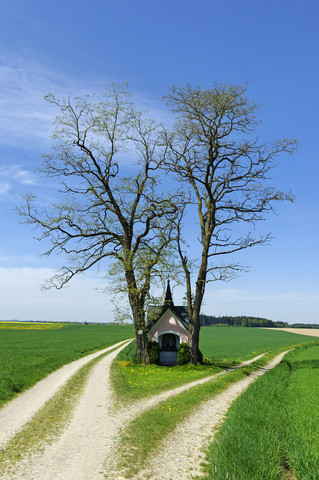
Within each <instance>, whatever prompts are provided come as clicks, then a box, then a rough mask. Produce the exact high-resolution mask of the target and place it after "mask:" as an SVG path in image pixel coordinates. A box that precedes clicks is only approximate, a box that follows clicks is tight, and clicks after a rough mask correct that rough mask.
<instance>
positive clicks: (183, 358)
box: [177, 343, 190, 365]
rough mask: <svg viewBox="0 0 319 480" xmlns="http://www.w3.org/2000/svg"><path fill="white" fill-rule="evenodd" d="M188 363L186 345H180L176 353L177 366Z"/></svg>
mask: <svg viewBox="0 0 319 480" xmlns="http://www.w3.org/2000/svg"><path fill="white" fill-rule="evenodd" d="M189 361H190V351H189V345H188V343H181V344H180V345H179V347H178V352H177V363H178V365H186V364H187V363H189Z"/></svg>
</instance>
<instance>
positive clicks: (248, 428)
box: [0, 324, 319, 480]
mask: <svg viewBox="0 0 319 480" xmlns="http://www.w3.org/2000/svg"><path fill="white" fill-rule="evenodd" d="M38 325H39V326H40V324H38ZM48 325H49V324H46V325H44V327H45V328H39V329H32V328H31V327H32V325H31V324H30V325H25V327H26V328H16V327H15V325H12V326H13V327H14V328H12V329H10V328H8V325H7V326H6V327H4V328H1V329H0V364H1V367H2V368H1V372H0V405H4V404H5V403H6V402H7V401H8V400H10V398H12V397H13V396H15V395H16V394H17V393H18V392H20V391H23V390H25V389H26V388H28V387H29V386H31V385H32V384H34V383H36V382H37V381H38V380H40V379H42V378H43V377H44V376H46V375H47V374H48V373H50V372H52V371H53V370H55V369H57V368H59V367H60V366H62V365H64V364H66V363H69V362H71V361H72V360H75V359H77V358H80V357H82V356H85V355H87V354H89V353H92V352H94V351H97V350H100V349H102V348H105V347H107V346H111V345H112V344H114V343H117V342H119V341H121V340H125V339H128V338H132V337H134V329H133V327H132V326H116V325H103V326H100V325H65V324H64V325H63V324H62V325H60V328H50V327H48ZM9 327H10V325H9ZM200 348H201V351H202V353H203V357H204V363H203V364H202V365H196V366H191V365H185V366H176V367H164V366H158V365H141V364H138V363H136V361H135V359H136V347H135V342H132V343H130V344H129V345H128V346H126V347H125V348H124V349H123V350H122V351H121V352H120V353H119V354H118V356H117V357H116V359H115V361H113V364H112V366H111V381H112V385H113V388H114V389H115V393H116V396H117V399H116V400H117V401H116V403H115V404H114V405H116V410H119V411H120V414H121V415H122V414H123V416H124V418H125V412H128V413H129V412H130V408H127V406H128V405H129V406H130V405H131V404H132V402H133V403H134V402H135V401H137V400H140V399H146V398H147V397H153V396H154V395H156V394H158V393H160V392H163V391H167V390H171V389H172V388H175V387H178V386H181V385H184V384H187V383H189V382H192V381H194V380H198V379H200V378H203V377H207V376H210V375H214V374H215V373H218V372H221V371H222V370H223V374H222V375H220V376H217V377H215V378H214V379H213V380H210V381H208V382H206V383H204V384H199V385H196V386H193V385H192V386H188V387H187V388H188V389H184V391H183V392H182V393H179V394H176V393H172V392H171V391H169V392H167V393H166V394H165V395H166V396H165V398H163V397H161V398H160V399H159V400H158V401H157V403H156V402H155V403H153V398H151V399H147V401H146V402H144V400H143V401H142V402H140V403H138V405H145V403H147V402H149V405H150V406H149V407H148V408H147V409H146V410H140V412H139V413H137V414H136V415H135V417H134V418H133V417H132V419H131V420H130V421H129V422H128V423H127V424H126V425H125V428H123V429H122V430H121V439H120V441H119V443H118V444H117V445H116V449H115V450H116V452H117V457H116V458H117V460H116V461H115V462H117V463H114V465H115V464H116V465H117V467H116V468H119V471H122V470H123V469H124V470H125V475H126V476H125V478H132V477H134V476H135V475H137V474H139V473H140V472H142V471H143V468H148V467H147V465H148V464H147V462H148V461H149V460H150V459H152V458H153V455H154V454H155V453H156V452H157V451H160V450H161V448H162V442H163V441H164V440H165V439H167V437H169V436H170V435H169V434H174V431H175V429H176V428H177V427H178V426H179V425H180V424H183V422H186V423H187V422H188V421H189V419H190V417H191V418H192V421H191V422H190V425H194V423H193V422H194V421H195V422H196V420H197V415H198V412H199V411H200V408H201V407H202V406H204V409H206V408H207V407H206V403H205V402H206V401H207V402H208V401H211V400H212V399H213V400H214V398H215V397H216V396H217V395H219V394H221V393H224V392H225V391H226V390H227V389H228V387H231V386H232V385H235V384H237V382H238V381H240V380H243V381H245V379H247V378H248V377H250V375H251V374H252V373H253V372H255V371H257V370H260V369H262V367H263V366H264V365H266V364H267V363H268V362H269V360H270V359H271V358H273V357H274V356H276V355H277V354H278V353H279V352H281V351H284V350H288V349H290V348H294V350H292V351H291V352H290V353H289V354H287V355H286V356H285V359H284V361H283V362H282V363H280V364H279V365H278V366H277V367H275V368H274V369H273V370H271V371H269V372H267V373H266V374H265V375H263V376H262V377H261V378H259V379H258V380H257V381H255V382H254V383H252V384H251V386H250V387H248V388H247V390H246V391H245V392H244V393H243V394H242V395H241V396H240V397H239V398H238V399H237V400H236V401H235V402H234V403H233V406H232V407H231V408H230V410H229V414H228V415H227V418H226V421H225V422H224V424H223V426H222V427H221V428H220V430H219V432H218V433H217V435H216V438H215V440H214V443H213V444H212V445H211V446H210V447H209V449H208V451H207V457H206V462H205V469H206V470H205V471H206V477H205V478H206V480H210V479H212V480H214V479H215V480H216V479H217V480H225V479H228V480H307V479H308V478H309V480H310V479H318V478H319V445H318V437H319V435H318V434H319V429H318V425H319V411H318V407H317V403H318V401H317V399H318V395H319V370H318V366H319V340H314V338H313V337H307V336H300V335H296V334H293V333H289V332H282V331H276V330H264V329H257V328H244V327H203V328H202V329H201V338H200ZM261 353H265V355H264V356H263V357H261V358H259V359H258V360H257V361H254V362H253V363H252V364H251V365H246V366H241V367H239V368H236V369H232V370H227V371H225V369H227V368H228V367H231V366H235V365H238V364H240V363H241V362H242V361H244V360H247V359H252V358H253V357H256V356H257V355H259V354H261ZM95 362H96V360H95ZM98 363H99V362H98ZM90 368H91V366H90V364H88V365H87V366H85V367H84V368H82V369H81V370H80V371H79V372H78V373H77V374H76V375H75V376H74V377H72V379H71V380H70V381H69V382H68V383H67V384H66V385H65V388H64V390H63V389H62V390H63V392H64V393H61V392H60V397H61V395H62V397H61V398H62V400H61V405H62V406H61V409H62V410H61V411H62V413H63V412H64V416H67V415H69V413H68V412H69V411H71V410H70V409H69V410H67V409H66V410H65V411H64V406H63V405H69V401H70V392H71V390H72V389H74V392H76V395H78V392H81V391H82V390H81V388H82V387H83V385H84V383H83V382H84V381H85V378H88V375H89V373H90ZM103 378H104V377H103ZM104 380H105V379H104ZM98 381H100V380H99V379H98ZM71 383H72V389H71V386H70V385H71ZM73 387H74V388H73ZM72 391H73V390H72ZM93 391H94V395H95V389H94V390H93ZM74 394H75V393H74ZM63 395H64V397H65V398H64V397H63ZM60 397H59V398H60ZM72 398H73V397H72ZM92 398H93V397H92ZM59 402H60V400H59V401H58V400H56V399H55V398H53V399H52V405H53V406H52V408H53V407H54V408H56V407H59ZM71 403H72V402H71ZM87 403H88V404H90V402H87ZM70 405H71V404H70ZM229 405H230V404H229ZM229 405H228V406H229ZM59 408H60V407H59ZM70 408H72V405H71V406H70ZM213 408H215V407H214V405H213ZM52 411H53V410H52ZM54 411H55V410H54ZM201 411H203V409H202V410H201ZM41 412H42V411H41ZM41 412H40V413H41ZM43 412H44V413H41V415H44V417H45V419H46V421H47V422H48V423H49V425H51V423H52V425H51V426H52V431H53V432H54V431H55V428H56V422H55V420H54V419H55V417H56V415H55V414H54V413H52V412H51V410H50V412H51V413H49V414H48V413H47V410H45V409H44V410H43ZM121 412H122V413H121ZM95 415H96V414H95ZM194 416H195V417H194ZM58 417H59V418H60V417H61V418H62V414H58ZM39 418H42V417H41V416H40V417H39ZM63 418H64V417H63ZM65 418H66V417H65ZM94 418H95V417H94ZM103 418H104V417H103ZM194 418H195V420H194ZM203 418H204V421H205V422H206V423H207V416H206V410H204V415H203ZM81 421H82V420H81ZM94 421H95V420H94ZM50 422H51V423H50ZM32 425H33V424H32ZM32 425H31V427H30V428H31V429H32V428H33V427H32ZM45 430H46V431H49V430H50V429H48V428H46V429H45ZM28 431H29V430H27V429H26V430H25V432H28ZM50 431H51V430H50ZM183 431H184V430H183ZM23 432H24V430H23V431H22V434H23ZM32 432H33V430H32ZM33 433H34V432H33ZM33 433H32V435H33ZM32 435H31V436H30V435H29V434H26V435H25V434H24V436H23V437H21V438H22V440H21V441H22V443H23V445H24V442H25V443H26V445H27V446H28V443H29V440H28V438H29V437H30V438H31V437H32ZM188 438H189V437H187V439H188ZM31 440H32V438H31ZM31 440H30V442H31V443H30V445H33V443H32V441H31ZM33 440H34V442H35V444H37V442H38V435H37V434H36V435H35V437H34V439H33ZM17 441H18V439H13V440H12V452H13V454H14V455H13V457H12V458H15V455H16V453H15V452H16V450H17V449H19V448H18V447H17V445H18V444H17V443H16V442H17ZM189 441H190V442H191V441H192V440H191V438H189ZM187 442H188V440H187ZM174 445H176V441H175V443H174ZM199 445H200V447H201V446H202V445H203V444H202V439H200V442H199ZM114 448H115V447H114ZM112 452H113V450H112ZM112 455H113V456H114V453H112ZM199 458H200V457H199ZM112 462H113V460H112ZM112 464H113V463H112ZM112 478H113V477H112ZM143 478H144V477H143ZM147 478H149V477H147ZM150 478H154V476H151V477H150ZM194 478H195V477H194Z"/></svg>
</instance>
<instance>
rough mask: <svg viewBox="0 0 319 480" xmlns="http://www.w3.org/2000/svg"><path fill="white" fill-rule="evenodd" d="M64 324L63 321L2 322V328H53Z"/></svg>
mask: <svg viewBox="0 0 319 480" xmlns="http://www.w3.org/2000/svg"><path fill="white" fill-rule="evenodd" d="M63 326H64V324H63V323H47V322H43V323H35V322H0V330H52V329H57V328H62V327H63Z"/></svg>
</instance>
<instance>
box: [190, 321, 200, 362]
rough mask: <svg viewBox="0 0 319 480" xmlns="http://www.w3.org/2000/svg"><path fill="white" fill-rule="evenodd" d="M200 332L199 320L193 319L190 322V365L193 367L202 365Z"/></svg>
mask: <svg viewBox="0 0 319 480" xmlns="http://www.w3.org/2000/svg"><path fill="white" fill-rule="evenodd" d="M199 330H200V322H199V319H196V318H195V319H194V318H191V319H190V322H189V327H188V331H189V341H188V344H189V350H190V363H191V364H192V365H197V364H198V363H200V360H201V359H200V353H199Z"/></svg>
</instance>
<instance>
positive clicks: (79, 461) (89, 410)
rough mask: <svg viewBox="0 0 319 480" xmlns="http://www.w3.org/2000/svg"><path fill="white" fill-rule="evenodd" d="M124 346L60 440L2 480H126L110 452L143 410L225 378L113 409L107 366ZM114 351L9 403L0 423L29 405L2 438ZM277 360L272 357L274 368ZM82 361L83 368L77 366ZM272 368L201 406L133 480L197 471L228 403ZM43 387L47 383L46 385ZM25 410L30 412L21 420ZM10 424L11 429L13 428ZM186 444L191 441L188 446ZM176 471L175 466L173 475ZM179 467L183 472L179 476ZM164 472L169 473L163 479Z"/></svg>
mask: <svg viewBox="0 0 319 480" xmlns="http://www.w3.org/2000/svg"><path fill="white" fill-rule="evenodd" d="M126 344H127V341H125V342H120V344H117V345H118V346H119V348H118V349H117V350H116V351H114V352H111V353H110V354H109V355H107V356H106V357H104V358H102V359H101V360H100V361H99V362H98V363H97V364H96V365H95V366H94V367H93V369H92V371H91V374H90V376H89V379H88V382H87V384H86V386H85V389H84V392H83V394H82V396H81V398H80V400H79V402H78V404H77V406H76V407H75V409H74V412H73V415H72V418H71V419H70V422H69V424H68V425H67V426H66V429H65V430H64V432H63V433H62V434H61V435H60V437H58V438H57V439H55V440H54V443H52V444H46V445H43V448H42V451H40V452H39V453H36V454H34V455H32V456H30V457H26V458H24V459H23V460H22V461H21V462H20V463H19V464H17V465H16V466H15V468H14V471H13V473H12V472H11V473H10V472H9V471H7V472H6V474H5V476H2V477H0V478H1V479H2V480H22V479H23V480H104V479H105V474H107V478H110V479H114V480H120V479H121V478H124V477H121V474H120V473H118V472H116V470H114V468H115V466H116V461H115V455H114V451H116V445H117V442H118V440H119V438H120V435H121V431H122V429H123V427H124V426H125V425H127V423H128V422H130V421H132V420H133V419H134V418H136V417H137V416H138V415H140V414H141V413H143V412H144V411H145V410H147V409H149V408H151V407H153V406H155V405H157V404H158V403H159V402H161V401H163V400H166V399H167V398H169V397H171V396H173V395H177V394H178V393H181V392H183V391H185V390H188V389H190V388H192V387H193V386H195V385H198V384H202V383H205V382H207V381H210V380H211V379H212V378H215V377H217V376H219V375H222V374H224V373H225V371H224V372H220V373H218V374H216V375H213V376H210V377H206V378H203V379H200V380H197V381H193V382H191V383H189V384H186V385H184V386H182V387H178V388H174V389H172V390H169V391H166V392H163V393H160V394H158V395H154V396H153V397H151V398H149V399H143V400H141V401H138V402H136V403H134V404H133V405H130V406H129V407H123V408H121V407H118V408H116V405H114V403H113V402H114V398H113V395H112V390H111V387H110V379H109V375H110V366H111V363H112V361H113V359H114V358H115V357H116V355H117V354H118V353H119V351H120V350H122V349H123V348H124V347H125V346H126ZM114 347H115V346H114V345H113V346H112V347H109V348H108V349H105V350H103V351H100V352H97V353H96V354H92V355H89V356H88V357H85V359H81V360H77V361H76V362H72V364H69V365H67V366H65V367H68V368H65V367H63V368H62V369H60V371H57V372H54V373H53V374H51V375H50V376H49V377H52V378H53V380H52V378H51V379H49V377H47V378H46V379H44V380H42V381H41V382H39V383H38V384H37V385H36V386H35V387H33V388H32V389H30V391H28V392H26V393H25V394H22V395H21V396H20V397H18V398H17V399H15V400H14V401H12V402H11V403H10V404H9V405H8V406H7V407H5V408H4V409H3V410H2V411H0V414H1V413H2V418H4V417H5V415H7V416H8V413H7V412H9V411H10V412H11V416H12V413H13V412H14V415H16V413H17V410H16V407H15V405H17V403H18V402H17V400H19V399H21V398H24V399H27V400H28V401H27V402H24V401H23V400H22V401H21V400H20V402H21V405H19V409H18V416H19V418H20V421H19V422H9V423H8V424H7V429H6V431H7V433H6V435H4V433H3V432H2V438H5V437H6V438H11V437H12V436H13V435H14V433H15V432H16V431H17V430H18V429H19V428H21V426H22V425H23V424H24V423H25V422H26V421H28V419H30V418H31V416H32V415H34V413H35V412H36V411H37V409H38V408H40V407H41V406H43V405H44V403H45V401H47V400H48V399H49V398H51V397H52V396H53V395H54V393H56V392H57V390H58V389H59V388H60V387H61V386H62V385H63V384H64V383H65V382H66V381H67V380H68V379H69V378H70V377H71V376H72V375H73V374H74V373H75V372H76V370H77V369H78V368H80V367H81V366H82V365H83V364H85V363H87V362H88V361H90V360H91V359H92V358H95V357H96V356H98V355H101V354H102V353H104V352H105V351H108V350H110V349H113V348H114ZM283 355H284V354H282V355H281V356H280V359H281V358H282V356H283ZM261 356H262V355H258V357H255V358H253V359H251V360H249V361H246V362H244V363H243V364H241V365H247V364H249V363H252V362H254V361H256V360H257V359H258V358H260V357H261ZM280 359H279V357H276V361H277V363H278V362H279V361H280ZM85 360H86V361H85ZM81 361H82V362H84V363H81ZM272 363H274V362H272ZM272 363H271V364H269V365H267V367H266V368H264V369H262V370H261V371H259V372H256V373H253V374H252V375H251V376H250V377H248V378H247V379H244V380H242V381H240V382H238V383H237V384H236V385H234V386H233V387H230V388H229V389H227V390H226V391H225V392H223V393H222V394H221V395H219V396H217V397H215V398H214V399H212V400H210V401H209V402H205V405H204V406H203V407H199V409H198V411H197V412H196V415H194V416H192V417H191V418H190V419H188V420H187V421H186V422H183V424H181V425H180V426H178V428H177V430H176V433H174V435H170V436H168V437H167V439H166V440H165V443H164V444H163V450H162V451H161V453H160V454H159V455H158V456H156V457H155V458H152V465H151V466H148V468H147V469H146V470H145V471H144V472H141V474H140V475H139V476H137V477H136V478H138V479H146V478H150V479H156V480H157V479H174V480H176V479H179V478H183V479H184V478H185V479H186V478H191V477H188V476H187V475H188V473H189V471H190V469H193V470H192V471H197V470H198V471H199V461H200V460H199V459H200V458H201V455H202V453H201V450H202V447H203V445H204V446H205V445H206V444H207V442H208V441H209V440H211V438H212V430H213V429H214V428H216V425H218V424H219V422H220V421H221V420H222V418H223V416H224V414H225V412H226V411H227V409H228V408H229V406H230V404H231V403H232V401H233V400H234V399H235V398H237V396H238V395H239V394H240V393H241V392H242V391H243V390H244V389H245V388H247V386H248V385H249V384H250V383H251V382H252V381H254V380H255V378H257V376H259V375H261V374H263V373H264V372H265V371H266V370H267V369H269V368H273V366H275V363H274V364H272ZM74 364H77V368H75V367H74ZM71 365H72V367H71ZM235 368H239V367H235ZM64 370H67V373H66V372H64V374H63V378H60V376H59V375H58V373H59V372H60V373H62V372H61V371H64ZM71 372H72V373H71ZM57 379H59V385H58V386H57V385H56V382H57ZM45 381H47V384H46V383H45ZM43 385H45V387H46V388H45V390H46V394H44V393H43V390H44V387H43ZM38 396H41V398H42V400H41V401H40V400H39V399H38V398H37V397H38ZM216 401H217V403H216ZM33 402H37V404H36V405H37V406H35V405H34V403H33ZM23 404H24V406H25V407H26V410H27V412H28V413H27V414H26V413H25V414H24V415H23V410H24V408H23ZM12 405H13V406H12ZM30 406H31V407H32V408H31V407H30ZM30 411H31V413H30ZM3 412H6V414H5V415H4V414H3ZM208 412H209V413H208ZM0 421H1V417H0ZM13 424H15V425H14V426H13ZM8 432H9V434H8ZM187 438H188V439H189V438H191V439H192V441H191V442H189V440H188V441H187ZM183 439H186V442H184V441H182V440H183ZM190 445H191V448H190ZM177 447H178V448H177ZM172 451H174V455H173V456H172V455H171V452H172ZM176 465H178V468H177V469H176ZM182 467H183V471H181V470H180V469H181V468H182ZM163 472H169V473H167V474H166V476H165V475H164V473H163ZM163 475H164V476H163Z"/></svg>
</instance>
